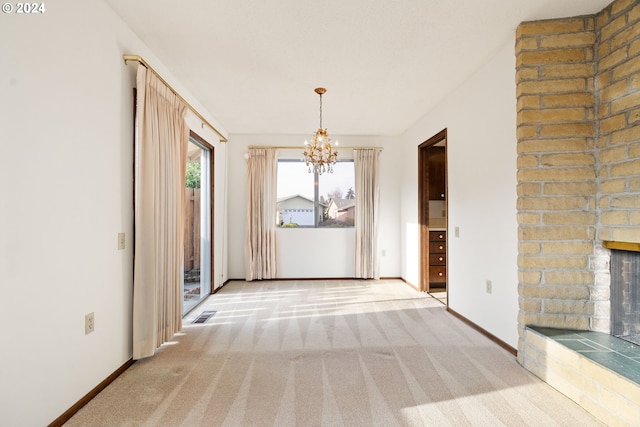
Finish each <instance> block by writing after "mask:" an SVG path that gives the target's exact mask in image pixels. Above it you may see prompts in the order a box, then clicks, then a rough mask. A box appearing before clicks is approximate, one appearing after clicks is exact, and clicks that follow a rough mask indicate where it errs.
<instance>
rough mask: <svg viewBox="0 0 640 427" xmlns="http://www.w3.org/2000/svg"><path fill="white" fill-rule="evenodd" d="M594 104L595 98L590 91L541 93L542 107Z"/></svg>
mask: <svg viewBox="0 0 640 427" xmlns="http://www.w3.org/2000/svg"><path fill="white" fill-rule="evenodd" d="M594 104H595V98H594V95H593V93H592V92H571V93H562V94H548V95H542V106H544V107H551V108H554V107H571V106H584V105H594Z"/></svg>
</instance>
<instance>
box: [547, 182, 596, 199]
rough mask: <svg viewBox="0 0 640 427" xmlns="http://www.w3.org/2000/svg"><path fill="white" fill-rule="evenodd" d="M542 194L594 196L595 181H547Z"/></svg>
mask: <svg viewBox="0 0 640 427" xmlns="http://www.w3.org/2000/svg"><path fill="white" fill-rule="evenodd" d="M544 194H545V195H553V196H571V195H573V196H594V195H595V194H596V184H595V182H547V183H545V185H544Z"/></svg>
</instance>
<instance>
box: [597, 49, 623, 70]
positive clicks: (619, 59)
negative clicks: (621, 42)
mask: <svg viewBox="0 0 640 427" xmlns="http://www.w3.org/2000/svg"><path fill="white" fill-rule="evenodd" d="M628 57H629V56H628V54H627V49H617V50H614V51H612V52H611V53H609V54H608V55H607V56H605V57H604V58H601V59H600V60H599V61H598V70H599V72H601V73H602V72H604V71H605V70H608V69H611V68H613V67H615V66H616V65H618V64H622V63H623V62H624V61H626V60H627V58H628Z"/></svg>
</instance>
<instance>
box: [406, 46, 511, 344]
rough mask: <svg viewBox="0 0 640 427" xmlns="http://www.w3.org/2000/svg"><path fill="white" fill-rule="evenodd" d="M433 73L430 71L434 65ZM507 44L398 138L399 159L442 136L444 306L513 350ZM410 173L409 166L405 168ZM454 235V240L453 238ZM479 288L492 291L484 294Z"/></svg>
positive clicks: (409, 185)
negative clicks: (445, 199)
mask: <svg viewBox="0 0 640 427" xmlns="http://www.w3.org/2000/svg"><path fill="white" fill-rule="evenodd" d="M436 66H437V65H436ZM514 76H515V56H514V53H513V40H509V41H508V42H506V43H505V45H504V46H503V47H502V48H501V49H500V50H499V51H498V52H497V54H496V55H495V56H494V57H493V58H491V59H490V60H488V62H487V63H486V64H485V65H484V66H483V67H482V68H481V69H480V70H478V71H477V72H476V73H475V74H474V75H473V76H472V77H471V78H469V79H468V80H467V81H466V82H465V83H463V84H462V85H461V86H460V87H459V88H458V89H457V90H456V91H454V92H453V93H452V94H450V95H449V96H448V97H447V98H446V100H444V101H443V102H442V103H441V104H440V105H438V106H437V107H436V108H435V109H433V110H432V111H431V112H430V113H428V114H426V115H425V116H424V117H423V118H422V119H421V120H419V121H418V122H417V123H416V124H415V125H414V126H412V127H411V128H410V129H409V130H407V131H406V132H405V133H404V134H403V135H402V146H403V154H402V156H403V158H404V159H415V158H416V156H417V153H418V148H417V147H418V145H420V144H421V143H422V142H424V141H426V140H427V139H428V138H430V137H431V136H433V135H435V134H436V133H437V132H439V131H441V130H442V129H444V128H447V130H448V142H447V149H448V151H447V154H448V178H449V181H448V208H449V210H448V222H449V233H448V237H449V239H448V255H447V262H448V269H447V276H448V286H449V306H450V307H451V309H453V310H455V311H456V312H458V313H460V314H462V315H463V316H465V317H466V318H468V319H469V320H471V321H472V322H474V323H476V324H478V325H479V326H481V327H483V328H484V329H486V330H487V331H489V332H490V333H492V334H494V335H495V336H497V337H498V338H500V339H501V340H503V341H504V342H506V343H507V344H509V345H511V346H513V347H514V348H515V347H517V343H518V335H517V315H518V288H517V286H518V277H517V242H518V237H517V231H518V226H517V219H516V198H517V195H516V185H517V181H516V157H517V152H516V96H515V77H514ZM412 163H413V164H411V163H410V165H411V166H414V165H417V163H416V162H415V160H412ZM401 170H402V172H403V173H402V182H401V204H402V213H401V221H400V222H401V223H402V224H403V227H402V239H401V241H402V277H403V278H405V279H406V280H407V281H409V282H411V283H413V284H415V285H418V283H419V282H418V278H419V268H418V267H419V259H418V253H419V252H418V243H419V241H418V226H417V223H418V200H417V194H418V191H417V187H418V175H417V166H414V167H405V168H402V169H401ZM455 227H459V229H460V237H459V238H455V237H454V229H455ZM486 280H491V281H492V284H493V292H492V294H487V293H486V291H485V283H486Z"/></svg>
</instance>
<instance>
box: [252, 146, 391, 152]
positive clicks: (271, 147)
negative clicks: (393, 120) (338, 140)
mask: <svg viewBox="0 0 640 427" xmlns="http://www.w3.org/2000/svg"><path fill="white" fill-rule="evenodd" d="M304 147H305V146H304V145H300V146H297V145H293V146H291V145H286V146H285V145H250V146H249V147H248V148H270V149H272V150H299V149H301V148H304ZM333 149H334V150H358V149H363V150H378V151H382V150H384V148H382V147H343V146H341V145H339V146H337V147H336V146H333Z"/></svg>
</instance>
